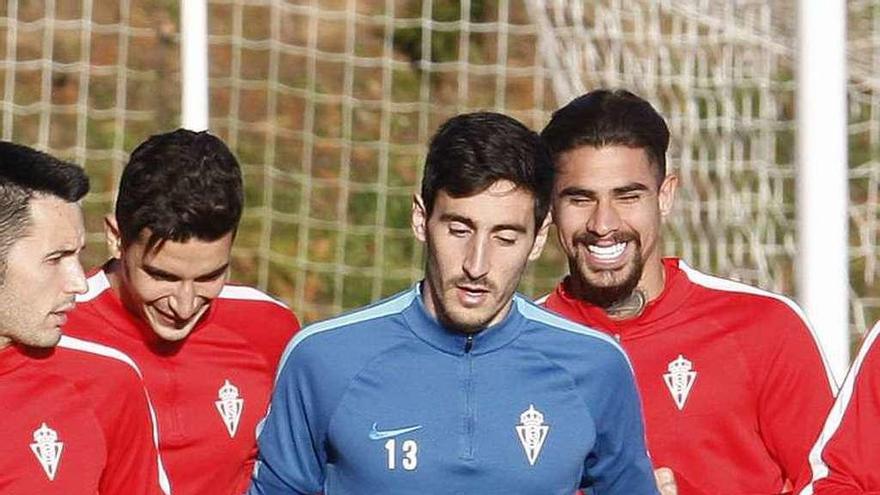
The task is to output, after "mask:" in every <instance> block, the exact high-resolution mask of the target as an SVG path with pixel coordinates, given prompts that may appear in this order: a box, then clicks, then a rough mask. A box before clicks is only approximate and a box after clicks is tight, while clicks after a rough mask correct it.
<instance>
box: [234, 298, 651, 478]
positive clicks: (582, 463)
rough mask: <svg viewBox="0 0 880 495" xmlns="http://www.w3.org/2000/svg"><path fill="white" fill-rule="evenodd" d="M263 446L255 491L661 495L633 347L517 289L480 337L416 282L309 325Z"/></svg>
mask: <svg viewBox="0 0 880 495" xmlns="http://www.w3.org/2000/svg"><path fill="white" fill-rule="evenodd" d="M258 444H259V448H260V455H259V460H258V462H257V465H256V467H255V470H254V478H253V484H252V486H251V489H250V491H249V493H250V494H252V495H258V494H289V493H301V494H313V493H320V492H323V493H324V494H325V495H338V494H354V493H364V494H383V495H384V494H404V493H407V494H421V495H428V494H430V495H434V494H481V495H482V494H493V493H498V494H501V493H504V494H511V493H515V494H536V495H538V494H540V495H548V494H560V495H572V494H573V493H574V492H575V490H576V489H577V488H578V487H581V488H587V487H588V488H589V493H591V494H595V495H601V494H627V495H641V494H656V493H657V491H656V488H655V484H654V477H653V473H652V469H651V463H650V461H649V460H648V457H647V454H646V450H645V443H644V427H643V425H642V415H641V405H640V403H639V396H638V392H637V391H636V387H635V383H634V378H633V374H632V369H631V368H630V365H629V362H628V360H627V358H626V355H625V354H624V352H623V350H622V349H621V348H620V347H619V346H618V345H617V344H616V343H615V342H614V341H613V340H611V339H609V338H608V337H606V336H605V335H603V334H601V333H599V332H596V331H594V330H590V329H588V328H586V327H583V326H580V325H578V324H575V323H572V322H570V321H568V320H565V319H563V318H561V317H559V316H557V315H555V314H553V313H550V312H548V311H546V310H544V309H542V308H539V307H538V306H536V305H534V304H533V303H531V302H530V301H528V300H527V299H526V298H524V297H523V296H521V295H515V296H514V299H513V304H512V306H511V311H510V312H509V313H508V315H507V316H506V317H505V318H504V320H503V321H501V322H500V323H498V324H496V325H493V326H491V327H489V328H487V329H485V330H483V331H481V332H479V333H477V334H475V335H473V336H471V337H468V336H466V335H464V334H462V333H459V332H453V331H450V330H447V329H445V328H443V327H442V326H440V324H439V323H438V322H437V320H436V319H435V318H434V317H433V316H431V315H430V314H429V313H428V312H427V310H426V309H425V307H424V305H423V303H422V300H421V295H420V291H419V287H418V284H417V285H416V286H414V287H413V288H412V289H410V290H408V291H405V292H402V293H399V294H397V295H396V296H393V297H391V298H389V299H386V300H384V301H381V302H379V303H376V304H374V305H372V306H368V307H366V308H363V309H360V310H358V311H355V312H353V313H350V314H347V315H343V316H340V317H337V318H334V319H331V320H327V321H324V322H320V323H316V324H314V325H311V326H309V327H307V328H305V329H303V330H302V331H301V332H300V333H299V334H297V335H296V336H295V337H294V338H293V340H292V341H291V342H290V344H289V345H288V346H287V349H286V350H285V352H284V355H283V357H282V360H281V365H280V366H279V372H278V377H277V381H276V384H275V391H274V394H273V397H272V404H271V408H270V412H269V415H268V416H267V417H266V419H265V421H264V423H263V424H262V429H261V431H260V433H259V438H258Z"/></svg>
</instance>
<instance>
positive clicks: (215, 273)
mask: <svg viewBox="0 0 880 495" xmlns="http://www.w3.org/2000/svg"><path fill="white" fill-rule="evenodd" d="M141 268H143V270H144V271H145V272H147V273H149V274H150V275H153V276H159V277H163V278H183V277H181V276H180V275H177V274H174V273H171V272H167V271H165V270H163V269H161V268H157V267H155V266H152V265H150V264H148V263H144V264H143V265H141ZM227 269H229V263H225V264H224V265H223V266H221V267H219V268H217V269H216V270H212V271H210V272H208V273H203V274H201V275H196V276H195V277H193V278H194V279H205V278H215V277H218V276H220V275H221V274H223V272H225V271H226V270H227Z"/></svg>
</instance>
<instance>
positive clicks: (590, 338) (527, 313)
mask: <svg viewBox="0 0 880 495" xmlns="http://www.w3.org/2000/svg"><path fill="white" fill-rule="evenodd" d="M514 304H516V309H517V311H519V313H520V314H521V315H522V316H523V317H524V318H525V319H526V320H528V321H529V322H530V325H529V328H528V329H527V332H526V335H525V337H526V338H527V339H529V340H530V341H531V343H532V345H534V346H536V347H537V348H539V350H542V351H543V352H545V353H548V354H557V355H559V356H560V357H563V356H572V357H573V358H574V359H575V360H578V359H582V358H583V356H584V355H589V356H590V360H592V361H594V363H597V364H598V363H601V362H604V363H606V364H614V365H619V364H620V363H626V365H627V367H630V363H629V358H628V356H627V355H626V352H624V350H623V348H622V347H621V346H620V344H618V343H617V341H616V340H614V339H613V338H611V337H610V336H608V335H607V334H605V333H604V332H601V331H599V330H596V329H593V328H590V327H588V326H585V325H582V324H580V323H576V322H574V321H571V320H569V319H566V318H564V317H562V316H560V315H559V314H557V313H554V312H553V311H550V310H548V309H546V308H545V307H543V306H539V305H538V304H536V303H535V302H533V301H530V300H528V299H527V298H525V297H523V296H521V295H519V294H517V295H516V296H515V297H514ZM577 356H580V358H578V357H577Z"/></svg>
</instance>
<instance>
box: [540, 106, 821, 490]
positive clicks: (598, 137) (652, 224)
mask: <svg viewBox="0 0 880 495" xmlns="http://www.w3.org/2000/svg"><path fill="white" fill-rule="evenodd" d="M542 137H543V138H544V140H545V142H546V143H547V144H548V146H549V148H550V150H551V153H552V154H553V158H554V162H555V166H556V179H555V183H554V190H553V210H552V211H553V219H554V222H555V223H556V226H557V231H558V235H559V240H560V243H561V245H562V248H563V250H564V251H565V253H566V255H567V257H568V263H569V273H570V275H569V276H568V277H566V278H565V279H564V280H563V281H562V282H561V283H560V284H559V286H558V287H557V288H556V290H555V291H554V292H553V293H552V294H550V296H549V297H548V298H547V300H546V302H545V304H546V306H547V307H548V308H550V309H553V310H555V311H557V312H559V313H561V314H563V315H565V316H567V317H569V318H571V319H573V320H575V321H577V322H579V323H583V324H586V325H588V326H591V327H594V328H597V329H600V330H603V331H605V332H606V333H608V334H610V335H613V336H614V337H615V338H617V339H618V340H619V341H620V343H621V344H622V345H623V347H624V349H625V350H626V351H627V353H628V354H629V356H630V358H631V360H632V363H633V367H634V368H635V372H636V380H637V382H638V385H639V389H640V392H641V394H642V400H643V402H644V411H645V423H646V427H647V437H648V450H649V451H650V453H651V456H652V458H653V461H654V465H655V466H656V467H665V468H669V469H671V470H672V472H673V473H674V476H675V481H676V483H677V485H678V493H679V494H682V495H689V494H712V495H722V494H744V493H750V494H777V493H780V492H784V491H786V490H790V489H791V488H792V487H797V486H799V485H802V484H804V483H806V479H808V477H809V473H808V472H807V471H808V469H807V463H806V459H807V452H808V451H809V449H810V447H811V445H812V444H813V443H814V442H815V441H816V438H817V436H818V433H819V430H820V428H821V425H822V421H823V419H824V418H825V415H826V414H827V413H828V410H829V408H830V407H831V403H832V400H833V390H835V383H834V379H833V376H832V375H831V373H830V371H829V369H828V367H827V366H826V363H825V360H824V358H823V356H822V353H821V350H820V348H819V345H818V342H817V341H816V339H815V336H814V335H813V333H812V331H811V329H810V328H809V326H808V325H807V323H806V321H805V319H804V316H803V314H802V312H801V311H800V309H799V308H798V307H797V306H796V305H795V304H794V303H793V302H791V301H790V300H788V299H786V298H784V297H781V296H778V295H775V294H772V293H769V292H765V291H762V290H759V289H756V288H753V287H750V286H747V285H744V284H740V283H735V282H731V281H728V280H724V279H720V278H715V277H711V276H708V275H705V274H703V273H700V272H697V271H696V270H693V269H691V268H689V267H688V266H687V265H685V264H684V263H683V262H682V261H680V260H678V259H675V258H662V257H661V252H660V236H661V224H662V220H663V218H664V217H666V216H667V215H668V214H669V213H670V211H671V210H672V204H673V199H674V196H675V189H676V185H677V179H676V177H675V175H672V174H670V175H667V174H666V150H667V147H668V145H669V130H668V129H667V127H666V123H665V122H664V120H663V118H662V117H661V116H660V115H659V114H658V113H657V112H656V111H655V110H654V108H653V107H652V106H651V105H650V104H649V103H648V102H646V101H645V100H643V99H641V98H639V97H637V96H635V95H633V94H632V93H630V92H628V91H623V90H618V91H608V90H598V91H594V92H591V93H588V94H586V95H584V96H581V97H579V98H577V99H575V100H573V101H572V102H571V103H569V104H568V105H566V106H565V107H563V108H561V109H560V110H558V111H557V112H555V113H554V114H553V117H552V119H551V121H550V123H549V124H548V125H547V127H546V128H545V129H544V130H543V132H542ZM588 358H589V356H585V359H588ZM805 478H806V479H805Z"/></svg>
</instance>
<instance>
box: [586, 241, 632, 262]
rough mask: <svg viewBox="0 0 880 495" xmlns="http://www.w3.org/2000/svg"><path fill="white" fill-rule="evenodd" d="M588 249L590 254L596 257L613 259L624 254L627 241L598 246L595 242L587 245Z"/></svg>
mask: <svg viewBox="0 0 880 495" xmlns="http://www.w3.org/2000/svg"><path fill="white" fill-rule="evenodd" d="M587 249H588V250H589V251H590V254H592V255H593V256H595V257H596V258H599V259H602V260H612V259H614V258H617V257H618V256H620V255H621V254H623V250H624V249H626V243H625V242H618V243H617V244H613V245H611V246H596V245H595V244H590V245H589V246H587Z"/></svg>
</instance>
